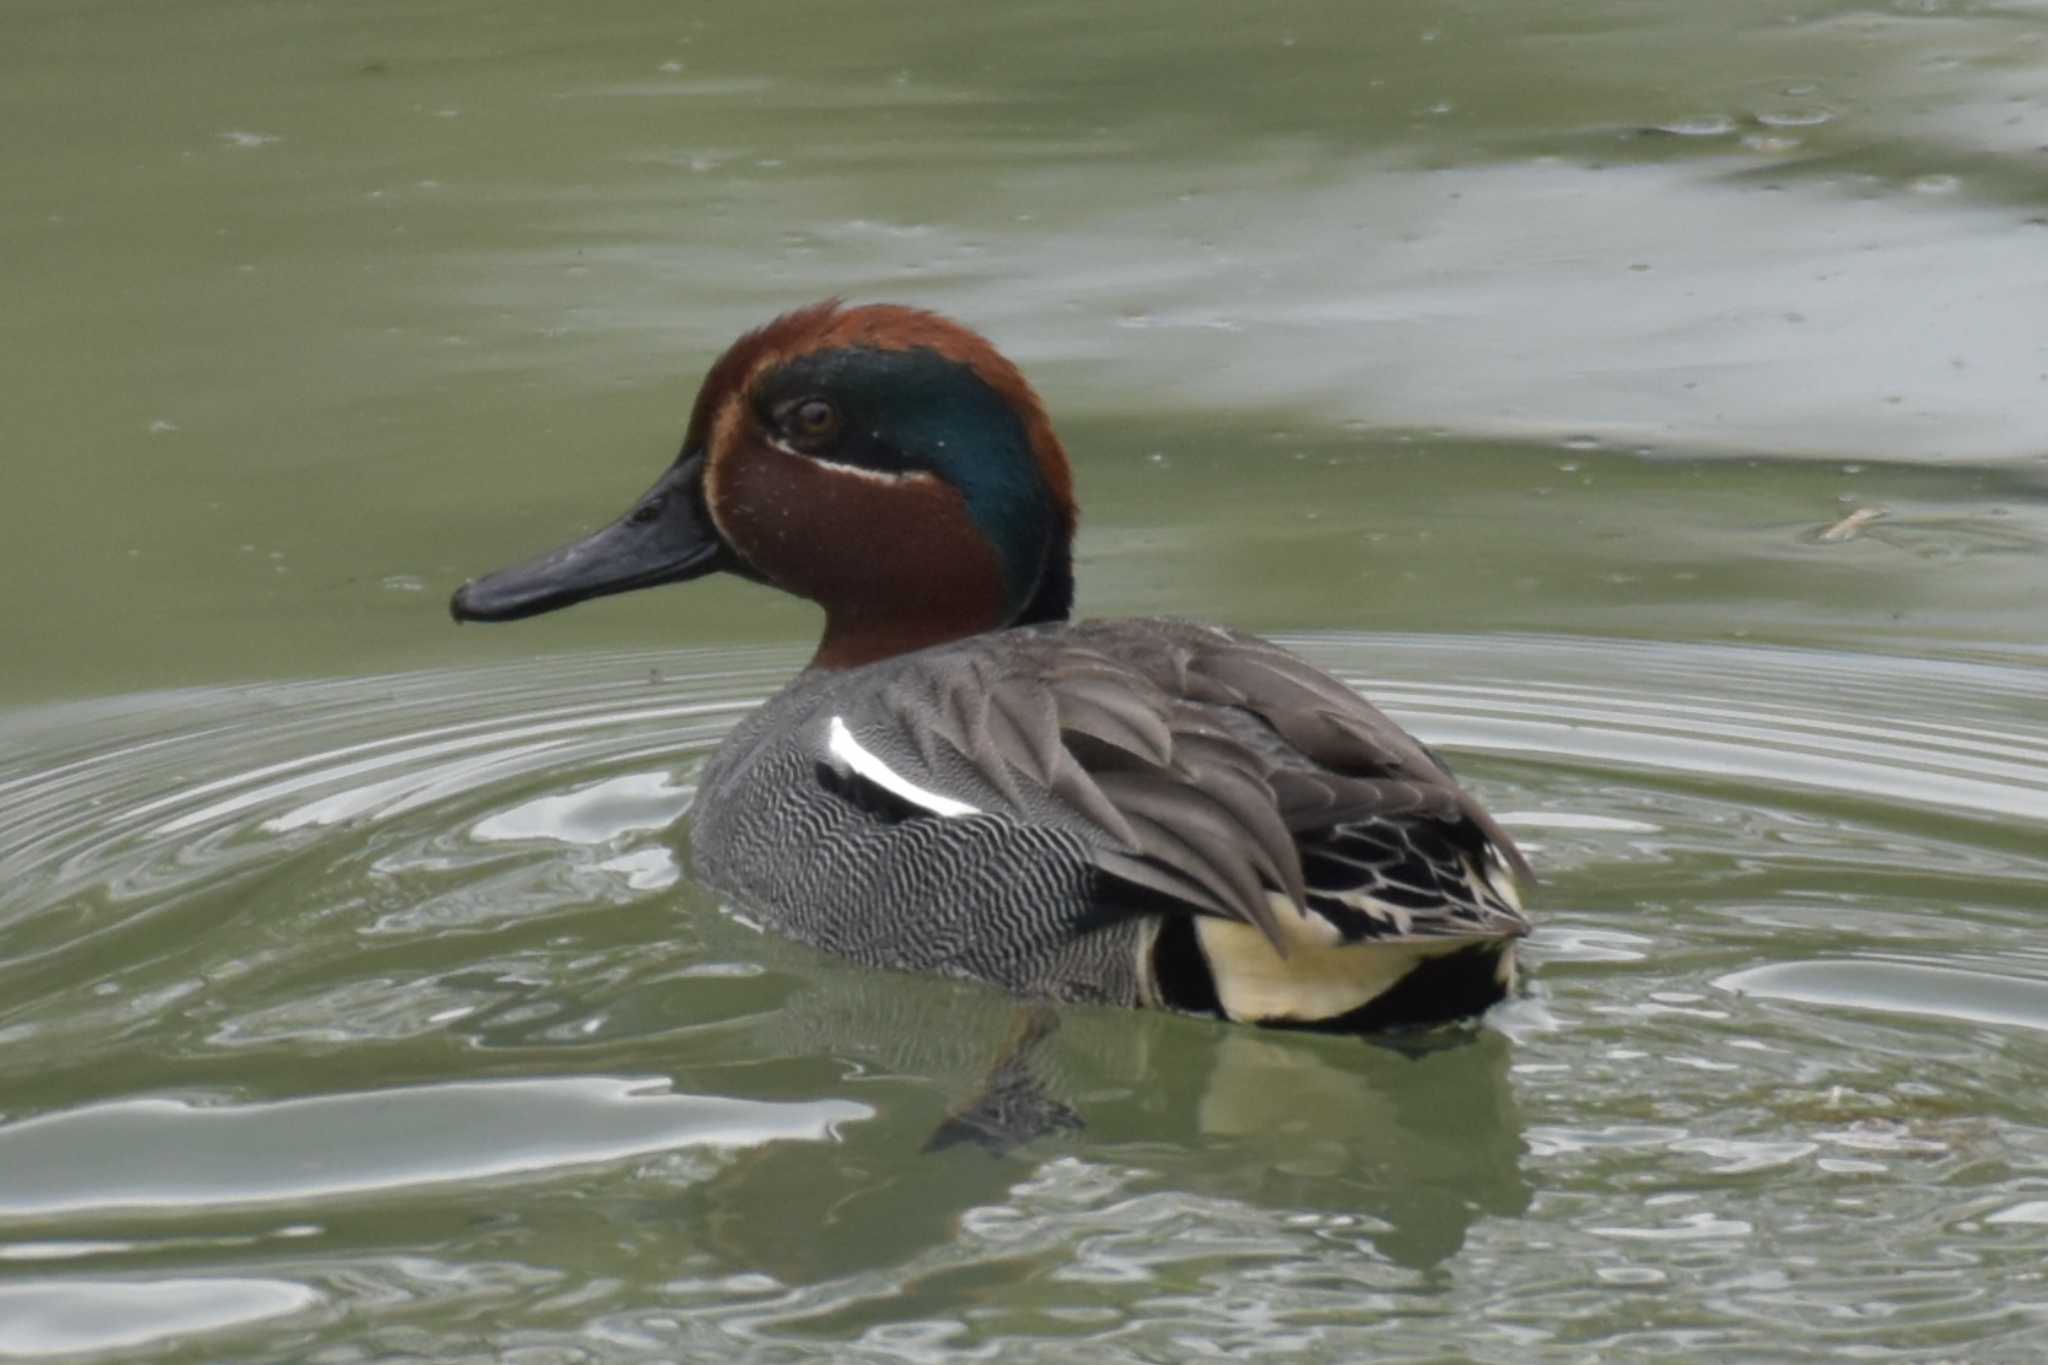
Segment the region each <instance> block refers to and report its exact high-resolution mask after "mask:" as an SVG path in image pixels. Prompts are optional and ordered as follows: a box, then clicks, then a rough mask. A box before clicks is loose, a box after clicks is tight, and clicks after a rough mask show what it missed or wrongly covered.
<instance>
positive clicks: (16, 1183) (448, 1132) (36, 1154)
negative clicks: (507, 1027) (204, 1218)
mask: <svg viewBox="0 0 2048 1365" xmlns="http://www.w3.org/2000/svg"><path fill="white" fill-rule="evenodd" d="M869 1117H872V1111H871V1110H869V1109H867V1108H865V1107H864V1106H861V1105H857V1104H847V1103H841V1102H820V1103H812V1104H781V1105H777V1104H762V1103H751V1102H746V1101H741V1100H734V1099H726V1098H722V1097H718V1096H709V1095H678V1094H671V1093H668V1083H667V1082H666V1081H664V1080H661V1079H658V1078H653V1077H637V1078H635V1077H612V1076H573V1077H561V1078H557V1079H552V1080H532V1081H490V1082H479V1083H468V1084H464V1083H449V1084H440V1085H429V1086H419V1087H414V1088H408V1089H403V1090H377V1091H363V1092H360V1093H356V1094H342V1095H323V1096H321V1097H319V1098H317V1099H302V1100H285V1101H280V1102H277V1103H272V1104H225V1105H197V1104H193V1103H191V1102H189V1101H184V1100H166V1099H133V1100H115V1101H110V1102H107V1103H104V1104H93V1105H85V1106H83V1107H80V1108H77V1109H71V1110H66V1111H63V1112H60V1113H55V1114H47V1115H43V1116H41V1117H38V1118H33V1119H26V1120H23V1121H21V1122H19V1123H13V1124H8V1125H6V1126H4V1127H0V1166H4V1167H5V1169H7V1170H8V1171H9V1172H11V1173H12V1175H11V1178H10V1182H9V1185H8V1188H7V1189H6V1190H4V1191H0V1217H12V1218H25V1217H35V1218H48V1217H51V1216H54V1215H59V1214H67V1215H69V1214H79V1213H85V1212H91V1211H96V1210H105V1209H132V1208H151V1209H166V1208H171V1209H175V1208H198V1207H202V1206H204V1207H213V1208H218V1207H220V1206H222V1205H233V1204H259V1203H278V1202H292V1203H299V1202H303V1201H305V1200H309V1199H333V1198H336V1197H340V1196H361V1195H366V1194H380V1193H388V1192H392V1191H397V1190H402V1189H407V1188H411V1187H415V1186H420V1185H428V1184H439V1183H445V1182H449V1181H465V1180H484V1179H490V1178H494V1177H503V1176H508V1175H531V1174H534V1173H537V1172H547V1171H553V1170H559V1169H562V1168H565V1167H572V1166H580V1165H588V1164H591V1163H594V1162H606V1161H617V1160H621V1159H623V1158H626V1157H633V1156H641V1155H645V1154H648V1153H651V1152H665V1151H676V1150H681V1149H684V1148H691V1147H709V1148H733V1147H750V1146H758V1145H760V1144H762V1143H765V1142H770V1141H774V1140H777V1139H791V1138H795V1139H802V1140H806V1141H812V1142H817V1141H822V1140H824V1139H826V1138H828V1137H830V1136H831V1135H832V1133H833V1131H834V1129H835V1128H836V1127H837V1126H838V1125H840V1124H844V1123H850V1122H853V1121H855V1120H858V1119H864V1118H869ZM337 1132H347V1133H349V1134H350V1138H351V1140H350V1142H349V1144H348V1145H347V1146H346V1147H341V1148H337V1147H336V1146H335V1145H334V1143H333V1140H332V1139H333V1135H334V1134H335V1133H337ZM480 1134H488V1135H489V1140H488V1141H479V1140H478V1136H479V1135H480Z"/></svg>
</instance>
